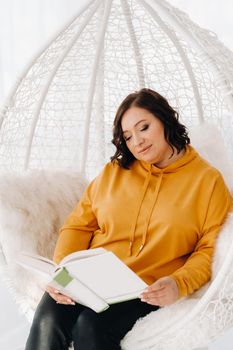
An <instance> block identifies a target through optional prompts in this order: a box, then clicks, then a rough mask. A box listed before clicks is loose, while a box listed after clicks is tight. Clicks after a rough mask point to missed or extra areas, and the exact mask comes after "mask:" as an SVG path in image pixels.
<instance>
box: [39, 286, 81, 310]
mask: <svg viewBox="0 0 233 350" xmlns="http://www.w3.org/2000/svg"><path fill="white" fill-rule="evenodd" d="M45 290H46V292H47V293H49V295H50V296H51V298H53V299H54V300H55V301H56V303H57V304H63V305H75V302H74V300H72V299H71V298H70V297H68V296H67V295H64V294H62V293H60V292H59V290H57V289H55V288H53V287H51V286H46V288H45Z"/></svg>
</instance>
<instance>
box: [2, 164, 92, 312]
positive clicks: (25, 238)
mask: <svg viewBox="0 0 233 350" xmlns="http://www.w3.org/2000/svg"><path fill="white" fill-rule="evenodd" d="M0 184H1V185H0V246H1V249H2V254H1V262H0V269H1V271H2V273H3V276H4V277H3V278H4V279H5V282H6V283H7V285H8V287H10V290H11V291H12V294H13V296H14V299H15V300H16V302H18V303H19V305H20V307H21V308H22V309H23V311H24V312H25V313H26V314H27V316H28V318H29V319H31V317H32V314H33V310H34V309H35V306H36V304H37V303H38V300H39V298H40V296H41V295H42V292H43V291H42V290H41V288H40V284H39V286H38V284H37V283H35V279H34V278H33V273H32V272H28V271H26V270H24V269H22V268H21V267H19V266H17V265H16V263H15V254H16V252H17V251H19V250H24V251H28V252H32V253H36V254H40V255H43V256H46V257H49V258H51V257H52V254H53V250H54V246H55V242H56V240H57V235H58V231H59V228H60V227H61V225H62V224H63V221H64V219H65V217H66V216H67V215H68V213H69V212H70V211H71V210H72V209H73V207H74V206H75V204H76V203H77V201H78V200H79V198H80V196H81V194H82V192H83V189H84V187H85V185H86V182H85V180H84V176H82V175H80V174H78V173H74V172H69V171H66V172H64V171H44V170H40V171H38V170H34V171H30V172H25V173H6V174H1V176H0Z"/></svg>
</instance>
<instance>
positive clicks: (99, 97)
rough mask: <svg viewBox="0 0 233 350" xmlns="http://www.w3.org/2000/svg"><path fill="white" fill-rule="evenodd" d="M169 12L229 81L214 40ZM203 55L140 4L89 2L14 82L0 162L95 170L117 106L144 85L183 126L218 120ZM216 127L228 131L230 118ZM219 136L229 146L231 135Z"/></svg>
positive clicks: (222, 105) (216, 97)
mask: <svg viewBox="0 0 233 350" xmlns="http://www.w3.org/2000/svg"><path fill="white" fill-rule="evenodd" d="M155 3H156V2H155ZM163 4H164V2H163ZM165 4H166V3H165ZM167 6H168V7H169V5H168V4H167ZM170 9H171V8H170ZM170 13H171V14H172V16H174V17H176V18H178V19H179V21H180V22H182V25H183V26H184V28H187V30H190V31H192V33H193V34H195V36H196V37H198V40H199V41H200V42H201V44H202V45H203V47H207V44H208V52H209V53H210V55H211V54H212V53H214V54H215V57H214V59H215V60H216V58H217V61H218V62H217V69H218V70H219V71H221V72H222V71H223V67H224V69H225V67H227V69H228V70H229V71H227V72H226V76H228V77H229V78H232V75H233V74H232V65H229V57H230V56H229V52H227V49H225V48H224V47H223V45H222V44H220V43H219V42H218V41H217V39H216V37H214V36H213V35H210V34H209V33H208V32H206V31H203V30H200V28H199V27H197V26H196V25H195V24H193V23H192V22H191V21H190V20H189V19H188V18H187V17H186V16H184V15H183V14H182V13H181V12H180V11H178V10H174V9H173V12H171V10H170ZM222 52H223V54H222ZM224 53H225V55H224ZM210 59H211V58H210V57H209V56H207V55H206V53H205V52H204V51H203V52H201V51H198V52H197V51H195V50H194V49H193V48H191V47H190V46H189V45H188V44H187V43H186V42H185V41H184V40H183V38H181V37H180V35H179V33H177V32H176V31H175V28H172V27H171V25H170V24H169V23H166V22H165V21H164V20H163V19H162V17H161V16H160V14H159V13H158V11H157V9H155V8H153V6H149V5H148V4H147V3H146V2H143V1H136V0H132V1H123V0H122V1H120V0H115V1H112V2H111V1H108V2H107V1H93V2H92V3H91V5H90V6H89V7H88V8H87V9H86V10H85V11H84V12H83V13H82V14H81V15H79V16H78V17H77V19H76V20H75V21H73V22H72V23H71V24H70V25H69V26H68V27H67V28H66V29H65V30H64V31H62V32H61V33H60V34H59V35H58V37H57V38H56V40H55V41H54V42H52V43H51V45H50V46H49V47H48V48H47V50H45V51H44V52H43V53H42V54H41V55H40V56H39V57H38V59H37V60H36V61H35V62H33V64H32V65H31V66H30V67H29V70H28V74H27V75H26V76H25V77H23V79H22V81H21V82H20V84H19V85H18V88H17V89H16V91H15V94H14V96H12V101H11V104H12V105H11V106H10V107H9V108H8V109H7V112H6V114H5V119H4V121H3V125H2V129H1V134H0V142H1V147H0V163H1V166H2V167H4V168H10V169H12V168H13V169H21V168H48V167H53V168H54V167H56V168H68V167H72V168H75V169H77V170H81V167H83V169H85V170H86V171H87V174H88V176H90V177H92V176H94V175H95V174H96V173H97V172H98V171H99V169H100V168H101V167H102V165H103V163H104V162H105V161H106V160H108V159H109V156H110V155H111V154H112V153H113V148H112V147H111V128H112V121H113V118H114V115H115V112H116V108H117V106H118V105H119V103H120V101H121V100H122V99H123V98H124V97H125V96H126V95H127V94H128V93H129V92H131V91H134V90H137V89H138V88H140V87H142V86H147V87H151V88H153V89H155V90H158V91H159V92H160V93H162V94H164V95H165V96H167V97H168V99H169V101H170V103H171V104H172V105H173V106H174V107H175V108H177V109H178V111H179V113H180V115H181V118H182V120H183V121H184V122H185V123H186V125H187V126H191V125H196V124H198V123H199V117H201V118H204V119H205V120H207V121H211V122H213V123H217V124H220V123H221V124H224V123H223V120H222V119H221V118H222V115H223V114H224V115H225V114H226V112H227V108H228V107H227V104H226V101H225V100H224V96H223V94H222V93H221V91H220V90H218V89H217V88H216V79H215V77H214V74H213V72H212V71H211V69H210V65H209V60H210ZM228 80H229V81H231V79H228ZM219 82H220V81H219ZM220 83H221V84H222V82H220ZM197 98H199V106H198V103H197ZM222 127H223V130H224V131H225V130H229V123H226V125H222ZM229 135H230V134H229ZM226 142H227V143H228V144H229V143H231V138H230V136H229V137H226ZM230 146H232V144H230ZM231 148H233V147H231Z"/></svg>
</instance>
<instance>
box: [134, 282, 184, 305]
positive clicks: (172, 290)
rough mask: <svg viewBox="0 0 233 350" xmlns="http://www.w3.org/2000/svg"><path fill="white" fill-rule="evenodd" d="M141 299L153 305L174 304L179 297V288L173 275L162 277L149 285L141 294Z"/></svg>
mask: <svg viewBox="0 0 233 350" xmlns="http://www.w3.org/2000/svg"><path fill="white" fill-rule="evenodd" d="M140 298H141V301H144V302H146V303H148V304H151V305H158V306H165V305H170V304H173V303H174V302H175V301H176V300H177V299H178V298H179V289H178V286H177V284H176V281H175V280H174V279H173V278H172V277H168V276H166V277H162V278H159V279H158V280H157V281H156V282H154V283H153V284H151V285H150V286H149V287H147V288H146V289H145V290H144V291H143V293H142V294H141V295H140Z"/></svg>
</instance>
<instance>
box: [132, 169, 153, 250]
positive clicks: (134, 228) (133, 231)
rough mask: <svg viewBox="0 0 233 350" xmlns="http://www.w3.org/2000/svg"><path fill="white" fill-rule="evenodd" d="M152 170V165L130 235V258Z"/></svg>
mask: <svg viewBox="0 0 233 350" xmlns="http://www.w3.org/2000/svg"><path fill="white" fill-rule="evenodd" d="M151 168H152V165H150V169H149V172H148V174H147V177H146V179H145V181H144V184H143V187H142V191H141V196H140V198H139V206H138V208H137V211H136V218H135V220H134V222H133V225H132V227H131V230H130V232H131V235H130V240H129V253H128V256H131V255H132V246H133V242H134V237H135V230H136V225H137V221H138V216H139V213H140V209H141V206H142V202H143V199H144V197H145V194H146V191H147V187H148V185H149V182H150V178H151Z"/></svg>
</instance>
